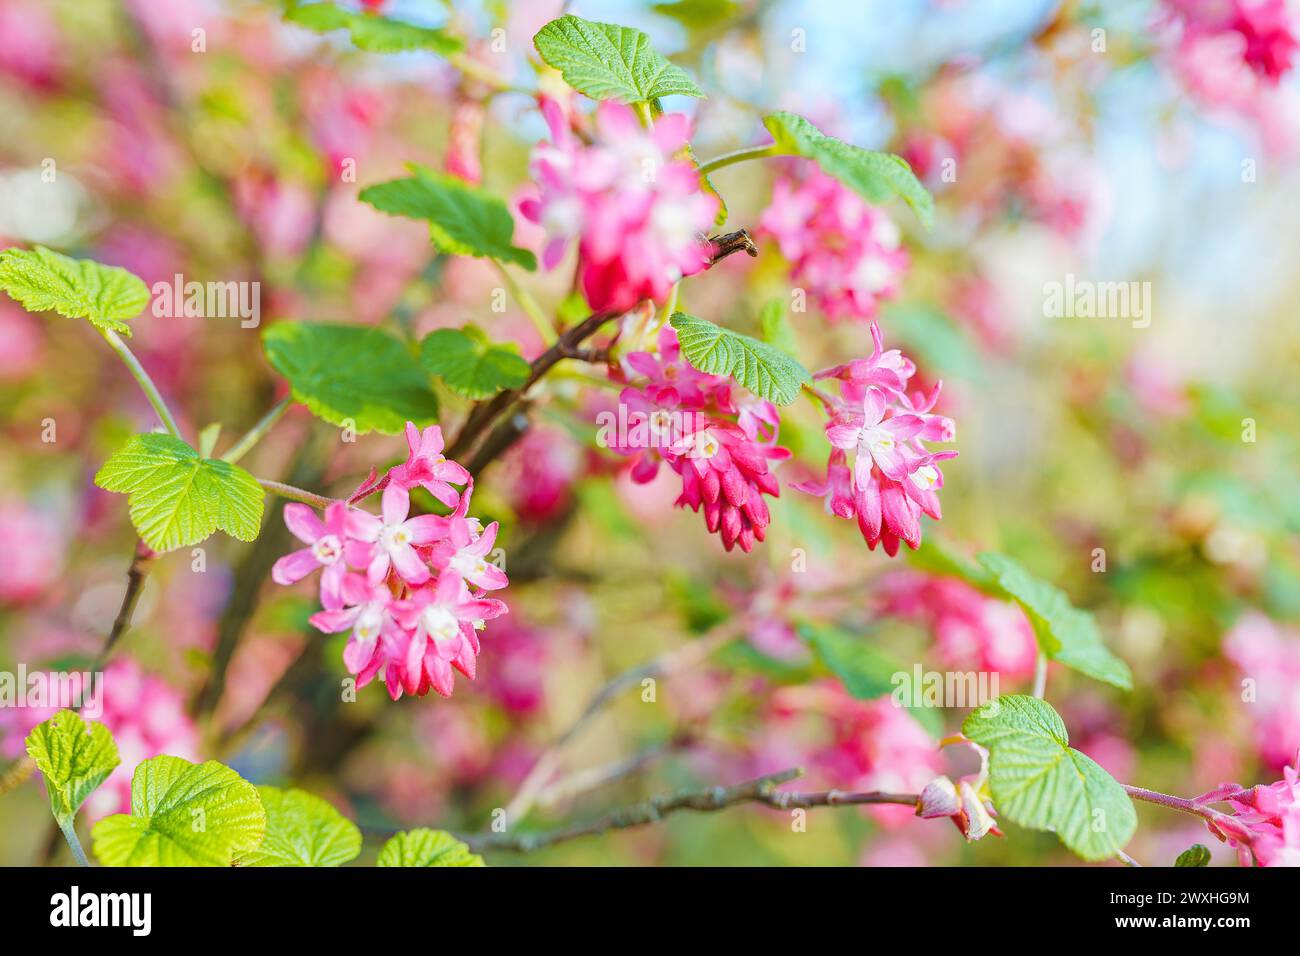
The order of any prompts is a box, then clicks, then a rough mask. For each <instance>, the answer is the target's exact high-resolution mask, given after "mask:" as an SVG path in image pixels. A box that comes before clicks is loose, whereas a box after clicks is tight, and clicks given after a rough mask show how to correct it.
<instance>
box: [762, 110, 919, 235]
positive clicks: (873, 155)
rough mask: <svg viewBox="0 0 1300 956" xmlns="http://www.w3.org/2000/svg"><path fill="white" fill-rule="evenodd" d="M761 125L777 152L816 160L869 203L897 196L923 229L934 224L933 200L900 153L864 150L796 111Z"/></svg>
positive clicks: (777, 115)
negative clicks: (809, 120)
mask: <svg viewBox="0 0 1300 956" xmlns="http://www.w3.org/2000/svg"><path fill="white" fill-rule="evenodd" d="M763 125H764V126H766V127H767V131H768V132H769V133H771V134H772V138H773V139H774V140H776V144H775V145H776V149H777V152H778V153H779V154H781V155H789V156H803V157H806V158H807V159H813V160H816V161H817V165H818V166H820V167H821V168H822V171H823V172H825V173H826V174H827V175H828V176H834V177H835V178H836V179H838V180H839V181H840V182H842V183H843V184H844V185H846V186H848V187H849V188H850V189H852V190H853V191H854V192H856V193H857V194H858V195H859V196H861V197H862V198H863V199H865V200H867V201H868V202H872V203H881V202H884V201H885V200H887V199H889V198H890V197H892V196H900V197H902V198H903V199H904V200H905V201H906V202H907V204H908V205H909V206H911V207H912V211H913V212H915V213H916V215H917V217H918V218H919V219H920V220H921V223H922V225H924V226H925V228H927V229H929V228H930V226H931V225H933V223H934V199H933V198H931V196H930V194H929V192H927V191H926V188H925V187H924V186H922V185H921V181H920V180H919V179H917V178H916V175H915V174H914V173H913V172H912V167H911V166H909V165H907V161H906V160H905V159H903V158H902V157H901V156H895V155H894V154H893V153H878V152H875V151H874V150H870V149H863V148H862V147H860V146H853V145H851V144H849V143H846V142H844V141H843V140H840V139H836V138H835V137H834V136H827V135H826V134H824V133H823V132H822V131H821V130H819V129H818V128H817V127H816V126H814V125H813V124H812V123H810V122H808V121H807V120H806V119H804V118H803V117H802V116H798V115H796V114H795V113H773V114H772V115H771V116H767V117H764V119H763Z"/></svg>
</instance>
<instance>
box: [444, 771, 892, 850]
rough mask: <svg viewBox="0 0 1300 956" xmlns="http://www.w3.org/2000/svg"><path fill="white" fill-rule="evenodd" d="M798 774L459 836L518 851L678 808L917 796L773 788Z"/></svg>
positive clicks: (653, 818) (777, 806)
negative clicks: (526, 829)
mask: <svg viewBox="0 0 1300 956" xmlns="http://www.w3.org/2000/svg"><path fill="white" fill-rule="evenodd" d="M801 776H803V771H802V770H800V769H798V768H794V769H791V770H783V771H782V772H780V773H773V774H768V775H767V776H764V777H759V778H757V779H755V780H750V781H747V782H745V783H740V784H735V785H733V786H730V787H709V788H707V789H704V790H684V791H681V792H679V793H668V794H660V795H659V796H657V797H652V798H650V799H649V800H645V801H643V802H641V803H637V804H633V805H632V806H630V807H624V808H622V809H619V810H614V811H611V812H610V813H607V814H605V815H603V816H600V817H597V818H596V819H594V820H588V821H584V822H580V823H573V824H569V825H568V826H564V827H559V828H557V829H554V830H543V831H539V832H536V833H475V834H469V835H466V836H462V839H464V840H465V842H466V843H468V844H469V845H470V847H471V848H472V849H474V850H475V851H483V850H513V851H515V852H519V853H528V852H531V851H533V850H539V849H541V848H543V847H548V846H552V845H553V844H556V843H563V842H565V841H567V840H574V839H577V838H579V837H584V836H598V835H600V834H603V833H608V832H609V831H611V830H626V829H630V828H632V827H639V826H645V825H646V824H650V823H658V822H659V821H660V820H662V819H663V818H664V817H666V816H668V815H669V814H671V813H676V812H678V811H679V810H695V811H697V812H706V813H707V812H712V811H716V810H725V809H726V808H727V807H732V806H735V805H736V804H742V803H753V804H757V805H760V806H765V807H770V808H772V809H774V810H791V809H799V808H811V807H847V806H863V805H867V804H898V805H903V806H914V805H915V804H916V801H917V799H918V798H917V795H916V794H914V793H883V792H880V791H870V792H852V791H845V790H825V791H821V792H817V793H794V792H786V791H780V790H777V789H776V788H777V787H779V786H780V785H781V784H783V783H788V782H789V781H791V780H794V779H796V778H798V777H801Z"/></svg>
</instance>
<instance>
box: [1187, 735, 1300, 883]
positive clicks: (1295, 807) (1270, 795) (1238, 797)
mask: <svg viewBox="0 0 1300 956" xmlns="http://www.w3.org/2000/svg"><path fill="white" fill-rule="evenodd" d="M1297 757H1298V758H1300V754H1298V755H1297ZM1292 764H1293V765H1294V766H1289V767H1285V768H1283V777H1282V779H1281V780H1279V781H1277V782H1276V783H1271V784H1259V785H1258V786H1254V787H1251V788H1250V789H1249V790H1239V791H1238V792H1236V793H1231V794H1229V795H1228V796H1227V802H1228V803H1229V804H1230V805H1231V806H1232V808H1233V809H1234V810H1235V811H1236V815H1235V816H1233V817H1232V818H1231V819H1232V821H1233V822H1234V823H1235V824H1237V825H1238V826H1231V827H1228V826H1225V827H1223V828H1222V829H1223V830H1224V832H1225V833H1226V835H1227V836H1228V841H1229V843H1231V844H1232V845H1233V846H1235V847H1236V848H1237V854H1238V857H1239V858H1240V861H1241V865H1242V866H1249V865H1250V863H1251V856H1252V854H1253V856H1254V859H1255V861H1256V862H1257V863H1258V864H1259V865H1260V866H1300V774H1297V772H1296V767H1297V766H1300V759H1294V760H1292ZM1201 799H1204V798H1201ZM1243 830H1244V832H1242V831H1243Z"/></svg>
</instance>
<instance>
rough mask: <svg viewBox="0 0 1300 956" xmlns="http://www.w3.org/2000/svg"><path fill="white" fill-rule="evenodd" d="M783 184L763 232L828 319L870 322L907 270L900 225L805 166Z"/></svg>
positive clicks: (779, 184) (763, 221) (779, 185)
mask: <svg viewBox="0 0 1300 956" xmlns="http://www.w3.org/2000/svg"><path fill="white" fill-rule="evenodd" d="M800 168H801V172H802V173H803V175H802V177H801V178H795V177H793V176H790V175H787V176H783V177H782V178H780V179H778V180H777V181H776V185H775V186H774V187H773V189H772V202H771V204H770V205H769V206H768V207H767V210H766V211H765V212H764V213H763V218H762V219H761V220H760V221H759V227H760V229H762V231H763V232H765V233H767V234H768V235H770V236H772V237H773V238H775V239H776V241H777V245H778V246H779V247H780V249H781V255H783V256H785V258H786V259H788V260H789V261H790V263H791V273H792V276H793V278H794V280H795V281H796V282H799V283H802V284H803V285H805V286H806V287H807V292H808V293H809V295H810V296H811V297H812V299H813V301H814V302H815V303H816V304H817V306H818V308H820V309H821V310H822V311H823V312H825V313H826V316H827V318H830V319H840V318H857V319H870V318H873V317H874V316H875V314H876V310H877V306H878V303H879V302H880V300H882V299H887V298H890V297H892V296H894V295H895V294H896V293H897V292H898V289H899V286H900V284H901V282H902V278H903V274H904V273H905V272H906V271H907V267H908V257H907V250H905V249H903V248H902V247H901V246H900V245H899V232H898V226H897V225H895V224H894V222H893V220H892V219H890V218H889V216H887V215H886V214H885V212H884V211H883V210H880V209H877V208H876V207H875V206H872V205H870V204H869V203H867V202H866V201H865V200H863V199H862V197H860V196H859V195H858V194H857V193H855V192H854V191H853V190H851V189H849V188H848V187H847V186H845V185H844V184H843V183H841V182H840V181H839V180H837V179H835V178H834V177H832V176H828V175H826V174H825V173H823V172H822V171H821V170H819V169H816V168H814V167H809V166H808V165H807V164H803V165H802V166H801V167H800Z"/></svg>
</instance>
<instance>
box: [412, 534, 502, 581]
mask: <svg viewBox="0 0 1300 956" xmlns="http://www.w3.org/2000/svg"><path fill="white" fill-rule="evenodd" d="M497 527H498V525H497V523H496V522H495V521H493V522H492V523H491V524H490V525H488V526H487V527H486V528H483V529H482V531H481V532H480V531H479V530H478V528H479V525H478V519H477V518H474V519H466V518H456V517H453V518H450V519H448V522H447V536H446V538H444V539H443V540H442V541H440V542H439V543H438V544H437V545H435V547H434V548H433V551H432V554H431V555H430V560H431V561H432V562H433V564H434V566H435V567H437V568H438V569H439V570H450V571H451V572H452V573H453V574H458V575H460V576H461V577H462V578H464V579H465V580H466V581H468V582H469V583H470V584H472V585H474V587H476V588H482V589H483V590H484V591H496V590H499V589H500V588H503V587H505V586H506V585H507V584H509V583H510V581H509V579H508V578H507V577H506V575H505V572H504V571H502V570H501V569H500V568H498V567H497V566H496V565H494V564H491V563H489V562H488V561H487V555H489V554H491V553H492V546H493V545H494V544H495V543H496V540H497Z"/></svg>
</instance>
